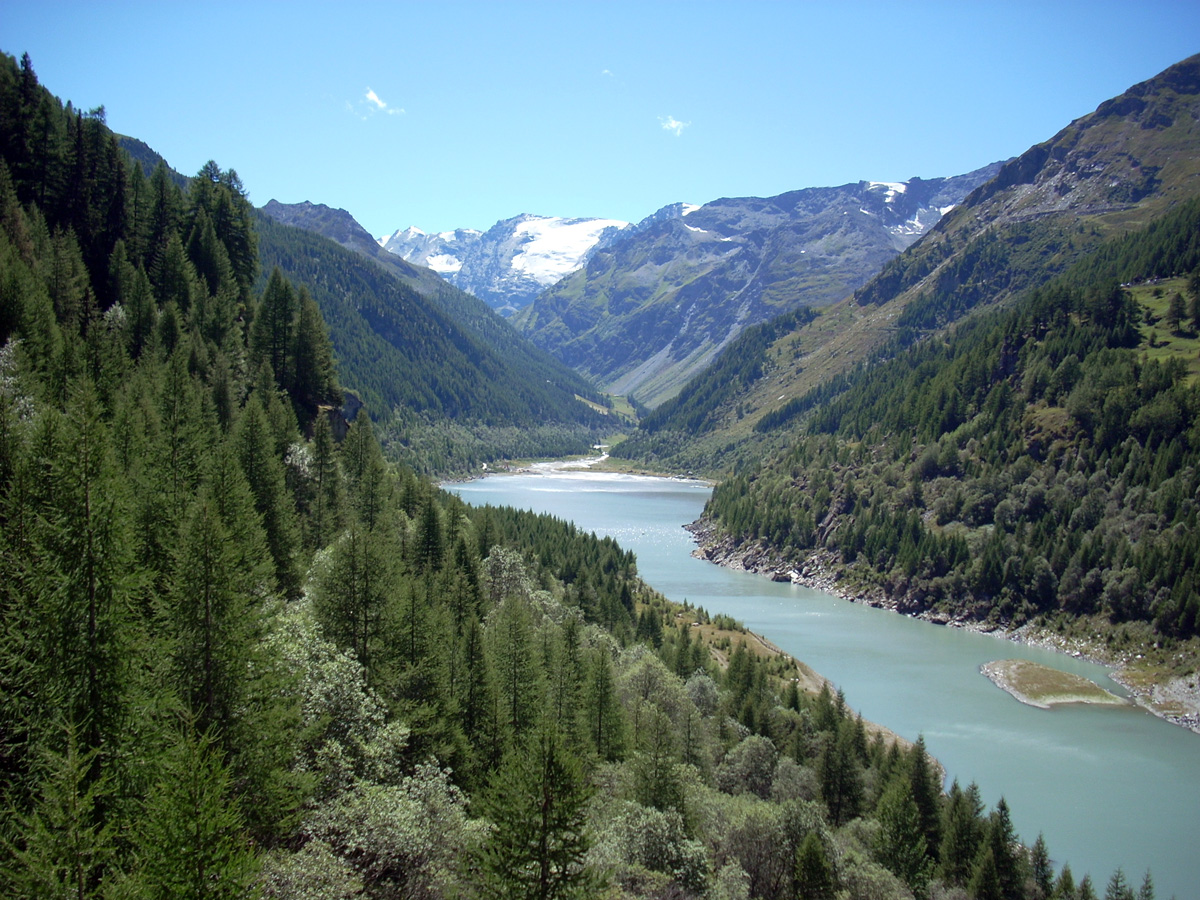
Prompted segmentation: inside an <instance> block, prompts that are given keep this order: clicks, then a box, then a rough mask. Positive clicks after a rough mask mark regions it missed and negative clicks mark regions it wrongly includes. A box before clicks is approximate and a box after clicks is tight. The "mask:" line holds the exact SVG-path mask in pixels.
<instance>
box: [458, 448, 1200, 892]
mask: <svg viewBox="0 0 1200 900" xmlns="http://www.w3.org/2000/svg"><path fill="white" fill-rule="evenodd" d="M446 488H447V489H448V490H451V491H453V492H454V493H457V494H458V495H460V496H461V497H462V498H463V499H464V500H465V501H467V502H468V503H471V504H474V505H483V504H488V503H490V504H492V505H497V506H514V507H517V508H519V509H532V510H534V511H537V512H547V513H551V514H553V515H555V516H558V517H559V518H563V519H567V520H570V521H573V522H574V523H575V524H576V525H578V526H579V527H580V528H582V529H584V530H586V531H594V532H595V533H597V534H599V535H602V536H604V535H608V536H612V537H613V538H615V539H616V540H617V541H618V542H620V544H621V545H622V546H623V547H625V548H627V549H630V550H633V551H634V552H635V553H636V554H637V558H638V571H639V574H640V575H641V576H642V578H643V579H645V580H646V581H647V582H648V583H649V584H651V585H652V586H653V587H654V588H655V589H657V590H658V591H660V592H662V593H663V594H665V595H666V596H667V597H669V598H671V599H672V600H676V601H680V602H682V601H684V600H687V601H689V602H691V603H692V604H694V605H696V606H702V607H704V608H705V609H706V610H708V611H709V612H710V613H718V612H723V613H728V614H729V615H732V616H734V617H735V618H737V619H739V620H741V621H742V622H743V623H744V624H745V625H746V627H747V628H749V629H751V630H753V631H756V632H758V633H759V634H761V635H763V636H764V637H766V638H768V639H769V640H770V641H772V642H773V643H775V644H776V645H778V646H779V647H780V648H782V649H783V650H784V651H785V652H787V653H789V654H791V655H792V656H794V657H796V658H797V659H800V660H802V661H804V662H805V663H807V664H808V665H810V666H812V667H813V668H814V669H816V670H817V671H818V672H819V673H821V674H822V675H824V676H825V677H826V678H829V679H831V680H832V681H833V682H834V683H835V684H837V685H838V686H839V687H840V688H842V689H843V690H844V691H845V693H846V699H847V701H848V703H849V704H850V706H851V707H853V708H854V709H857V710H860V711H861V712H862V714H863V716H864V717H866V718H867V719H870V720H872V721H875V722H878V723H880V724H882V725H885V726H887V727H888V728H890V729H892V730H893V731H895V732H897V733H899V734H901V735H903V736H904V737H907V738H909V739H915V738H916V737H917V736H918V735H922V734H923V735H924V736H925V742H926V744H927V746H928V748H929V751H930V753H931V754H933V755H934V756H935V757H937V759H938V760H940V761H941V763H942V765H943V766H945V768H946V772H947V777H948V779H953V778H957V779H958V780H959V782H960V783H961V784H963V785H966V784H968V783H970V782H972V781H974V782H976V783H977V784H978V785H979V787H980V790H981V792H982V795H983V799H984V801H985V802H986V803H987V804H988V806H989V808H990V807H992V806H994V805H995V804H996V802H997V801H998V800H999V799H1000V797H1001V796H1003V797H1005V798H1006V799H1007V801H1008V804H1009V806H1010V807H1011V809H1012V815H1013V822H1014V824H1015V826H1016V828H1017V831H1018V833H1019V834H1020V835H1021V837H1022V839H1023V840H1025V841H1026V842H1027V843H1032V842H1033V840H1034V839H1035V838H1036V837H1037V834H1038V832H1039V831H1041V832H1042V833H1043V834H1044V835H1045V838H1046V842H1047V845H1048V846H1049V849H1050V853H1051V856H1052V857H1053V858H1054V860H1055V862H1056V863H1058V864H1061V863H1064V862H1067V863H1070V866H1071V870H1072V872H1073V873H1074V874H1075V878H1076V881H1078V880H1079V879H1080V878H1081V877H1082V876H1083V875H1084V874H1085V873H1090V874H1091V876H1092V881H1093V883H1094V885H1095V886H1096V888H1097V893H1098V894H1100V895H1101V896H1103V893H1104V887H1105V885H1106V884H1107V882H1108V879H1109V876H1110V875H1111V874H1112V872H1113V870H1114V869H1115V868H1116V867H1117V866H1120V867H1122V868H1123V869H1124V870H1125V873H1126V875H1127V876H1128V877H1129V880H1130V881H1131V882H1132V883H1133V884H1135V885H1138V884H1140V883H1141V879H1142V874H1143V873H1144V872H1145V870H1146V869H1147V868H1149V869H1150V870H1151V872H1152V874H1153V877H1154V881H1155V887H1156V893H1157V896H1158V897H1160V898H1169V897H1171V896H1172V895H1174V896H1175V897H1177V898H1178V900H1187V898H1200V843H1198V837H1197V835H1198V834H1200V735H1198V734H1195V733H1192V732H1190V731H1187V730H1185V729H1183V728H1180V727H1178V726H1175V725H1171V724H1168V723H1166V722H1164V721H1162V720H1160V719H1158V718H1156V717H1154V716H1152V715H1150V714H1149V713H1147V712H1145V711H1144V710H1142V709H1140V708H1138V707H1135V706H1129V707H1117V708H1101V707H1087V706H1066V707H1059V708H1056V709H1053V710H1041V709H1036V708H1033V707H1030V706H1026V705H1024V704H1021V703H1019V702H1017V701H1016V700H1014V699H1013V698H1012V697H1010V696H1009V695H1008V694H1006V693H1004V692H1003V691H1001V690H999V689H998V688H996V687H995V686H994V685H993V684H992V683H991V682H990V681H989V680H988V679H987V678H986V677H985V676H983V675H982V674H980V672H979V667H980V666H981V665H982V664H983V663H985V662H988V661H990V660H995V659H1008V658H1017V657H1020V658H1026V659H1032V660H1035V661H1038V662H1042V663H1045V664H1046V665H1050V666H1054V667H1056V668H1059V669H1062V670H1064V671H1069V672H1075V673H1078V674H1080V675H1084V676H1085V677H1088V678H1091V679H1092V680H1094V681H1096V682H1098V683H1100V684H1101V685H1102V686H1104V687H1106V688H1107V689H1109V690H1111V691H1113V692H1114V693H1118V694H1124V693H1125V692H1124V691H1123V690H1122V689H1121V687H1120V686H1119V685H1117V684H1115V683H1114V682H1113V681H1111V680H1110V679H1109V678H1108V674H1107V671H1106V670H1105V669H1104V668H1102V667H1100V666H1096V665H1093V664H1091V663H1088V662H1086V661H1083V660H1077V659H1074V658H1072V657H1069V656H1067V655H1064V654H1059V653H1054V652H1051V651H1047V650H1041V649H1037V648H1032V647H1026V646H1023V645H1019V644H1015V643H1012V642H1009V641H1005V640H1002V639H1000V638H995V637H991V636H988V635H981V634H975V633H972V632H968V631H963V630H961V629H956V628H948V627H944V626H939V625H933V624H930V623H928V622H923V621H919V620H916V619H910V618H907V617H904V616H901V615H898V614H896V613H892V612H888V611H886V610H879V609H872V608H870V607H867V606H864V605H862V604H858V603H852V602H849V601H846V600H842V599H839V598H837V597H834V596H832V595H830V594H826V593H824V592H821V591H815V590H810V589H808V588H802V587H797V586H793V585H790V584H777V583H774V582H772V581H770V580H769V579H767V578H764V577H762V576H758V575H751V574H748V573H744V572H735V571H731V570H729V569H724V568H722V567H720V566H717V565H713V564H712V563H709V562H706V561H703V560H700V559H697V558H695V557H693V556H692V555H691V552H692V550H693V549H694V547H695V544H694V543H693V541H692V538H691V536H690V535H689V534H688V533H687V532H686V531H684V529H683V526H684V525H685V524H687V523H689V522H692V521H694V520H695V519H696V518H697V517H698V516H699V515H700V513H701V510H702V509H703V507H704V503H705V501H706V500H707V499H708V496H709V493H710V489H709V487H708V486H707V485H704V484H701V483H697V482H693V481H684V480H678V479H669V478H650V477H642V476H632V475H616V474H604V473H594V472H588V471H559V470H555V469H553V468H546V469H543V470H542V471H541V472H540V473H534V474H521V475H497V476H492V477H488V478H484V479H479V480H476V481H470V482H464V483H458V484H450V485H446Z"/></svg>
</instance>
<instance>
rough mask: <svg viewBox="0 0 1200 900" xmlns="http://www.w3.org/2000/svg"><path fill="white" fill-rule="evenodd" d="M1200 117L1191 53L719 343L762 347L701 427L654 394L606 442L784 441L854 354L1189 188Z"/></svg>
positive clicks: (1011, 293) (719, 466) (706, 457)
mask: <svg viewBox="0 0 1200 900" xmlns="http://www.w3.org/2000/svg"><path fill="white" fill-rule="evenodd" d="M1198 123H1200V57H1192V58H1190V59H1187V60H1184V61H1183V62H1180V63H1178V64H1177V65H1174V66H1172V67H1171V68H1169V69H1167V70H1166V71H1165V72H1163V73H1161V74H1160V75H1158V76H1156V77H1155V78H1152V79H1150V80H1148V81H1146V82H1143V83H1142V84H1138V85H1135V86H1133V87H1132V88H1130V89H1129V90H1128V91H1126V92H1125V93H1124V94H1122V95H1121V96H1120V97H1116V98H1114V99H1112V100H1109V101H1106V102H1104V103H1102V104H1101V105H1100V106H1099V107H1098V108H1097V109H1096V110H1095V111H1094V112H1092V113H1090V114H1088V115H1086V116H1083V117H1081V118H1079V119H1077V120H1076V121H1074V122H1072V123H1070V125H1068V126H1067V127H1066V128H1064V129H1062V130H1061V131H1060V132H1059V133H1058V134H1056V135H1054V136H1053V137H1052V138H1050V139H1049V140H1047V141H1045V142H1044V143H1041V144H1038V145H1036V146H1034V147H1031V148H1030V149H1029V150H1027V151H1026V152H1025V153H1023V154H1021V156H1019V157H1018V158H1016V159H1014V160H1012V161H1010V162H1008V163H1006V164H1005V165H1004V166H1003V167H1001V169H1000V172H999V173H998V174H997V176H996V178H995V179H993V180H992V181H990V182H988V183H986V184H984V185H982V186H981V187H979V188H978V189H976V190H975V191H973V192H972V193H971V194H969V195H968V196H967V198H966V199H965V200H964V201H963V203H962V204H961V205H960V206H958V207H957V208H956V209H954V210H953V211H951V212H950V213H948V214H947V215H946V216H945V217H944V218H942V219H941V221H939V222H938V224H937V225H936V226H934V227H933V228H932V229H931V230H930V231H929V232H928V233H927V234H926V235H925V236H924V237H922V238H921V240H919V241H918V242H917V243H915V244H914V245H913V246H912V247H910V248H909V249H908V250H906V251H905V252H904V253H902V254H900V255H899V256H898V257H896V258H895V259H894V260H892V261H891V262H889V263H887V264H886V265H884V267H883V269H882V270H881V271H880V272H879V273H878V275H877V276H876V277H875V278H873V279H872V280H871V281H869V282H868V283H867V284H866V285H864V286H863V287H862V288H861V289H859V290H857V291H856V292H855V293H854V295H853V296H850V297H847V298H846V299H845V300H843V301H842V302H840V303H837V304H834V305H833V306H832V307H828V308H826V309H823V310H822V311H821V314H820V315H818V316H817V317H816V318H815V319H813V320H812V321H811V322H809V323H807V324H805V325H802V326H801V327H797V328H795V329H792V330H790V331H789V332H787V333H785V334H782V335H780V336H779V337H777V338H776V340H775V341H774V342H773V344H772V345H771V346H770V347H768V348H766V349H765V350H762V349H761V348H755V349H751V348H748V347H746V346H741V345H739V344H738V343H737V342H735V343H733V344H731V345H730V346H729V348H728V352H727V354H726V355H727V356H737V355H742V354H745V353H747V352H749V353H753V354H756V355H757V356H759V357H760V358H761V359H762V360H763V364H762V365H761V366H760V367H759V372H760V374H759V377H758V378H757V379H755V380H753V381H751V382H749V383H746V384H744V385H743V387H742V389H741V390H740V391H739V392H738V393H737V395H736V396H733V397H728V396H725V395H721V396H720V397H716V395H714V399H716V400H717V402H715V403H713V404H712V407H711V408H710V409H708V410H706V411H705V413H704V416H703V422H704V424H703V427H702V428H701V429H700V430H699V431H698V432H697V431H693V430H691V429H689V428H688V427H687V421H690V420H691V419H693V418H694V416H693V414H692V413H691V412H687V413H683V414H681V415H676V410H677V409H678V408H677V407H674V406H670V407H667V406H664V408H663V409H662V410H661V412H660V413H659V414H658V415H656V418H655V425H654V431H653V433H652V434H646V435H642V436H639V438H638V439H637V440H636V441H633V442H630V443H629V444H628V446H626V447H624V448H621V449H618V450H617V452H618V453H621V454H624V455H628V456H630V457H632V458H634V459H639V460H643V461H645V462H649V463H653V464H655V465H658V466H665V467H667V468H677V469H678V468H683V469H692V470H696V471H705V472H709V473H713V474H720V473H723V472H728V471H732V470H735V469H739V468H744V467H746V466H754V465H756V464H757V463H758V462H759V461H760V460H761V459H762V458H764V456H769V455H771V454H773V453H775V452H778V451H780V450H782V449H784V448H785V447H786V445H787V444H788V443H789V442H790V440H791V437H790V435H789V434H788V433H787V432H786V431H780V430H779V429H778V427H777V426H778V424H779V422H780V421H781V420H782V419H787V418H794V417H795V416H797V415H798V414H799V413H801V412H802V411H804V410H805V409H807V408H810V407H811V406H812V405H813V404H815V403H823V402H824V401H825V400H827V399H828V398H830V397H832V396H834V395H835V394H837V393H838V392H839V391H841V390H842V389H844V387H845V383H846V379H847V378H848V377H850V376H851V374H852V373H853V371H854V370H855V369H856V368H857V367H859V366H870V365H874V364H876V363H878V362H879V361H880V360H885V359H887V358H889V357H891V356H893V355H895V354H896V353H899V352H903V350H904V349H905V348H906V347H909V346H912V345H913V344H915V343H917V342H919V341H923V340H938V339H939V336H940V334H941V333H942V331H943V330H944V329H946V328H947V327H949V326H950V325H952V324H954V323H955V322H957V321H959V320H960V319H962V318H963V317H965V316H969V315H971V314H973V313H974V312H975V311H977V310H983V309H987V308H988V307H991V306H994V305H997V304H1006V303H1011V302H1013V301H1014V300H1015V299H1016V298H1017V297H1019V296H1021V295H1023V294H1024V293H1026V292H1028V291H1029V290H1031V289H1033V288H1036V287H1038V286H1040V285H1043V284H1045V283H1046V282H1047V281H1049V280H1050V279H1052V278H1055V277H1057V276H1059V275H1061V274H1062V273H1063V272H1064V271H1066V270H1067V269H1068V268H1069V267H1070V266H1072V265H1074V264H1075V263H1077V262H1078V261H1080V260H1081V259H1084V258H1086V257H1088V256H1089V255H1090V254H1092V253H1093V252H1095V251H1097V250H1099V249H1100V248H1102V247H1103V246H1104V245H1105V243H1106V241H1109V240H1111V239H1113V238H1116V237H1119V236H1121V235H1123V234H1127V233H1130V232H1131V231H1136V230H1138V229H1141V228H1145V227H1147V226H1148V225H1150V223H1152V222H1154V221H1155V220H1156V219H1158V218H1159V217H1161V216H1162V215H1164V214H1165V213H1167V212H1168V211H1170V210H1171V209H1173V208H1174V207H1176V206H1178V205H1179V204H1181V203H1184V202H1186V201H1188V200H1190V199H1191V198H1193V197H1194V196H1196V191H1197V184H1198V183H1200V181H1198V178H1200V163H1198V162H1197V161H1198V160H1200V124H1198ZM695 403H696V400H695V399H694V400H693V401H692V402H691V405H692V407H695ZM760 422H761V423H762V427H761V428H760V427H758V426H759V425H760ZM772 423H773V424H772ZM768 426H770V427H768Z"/></svg>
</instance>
